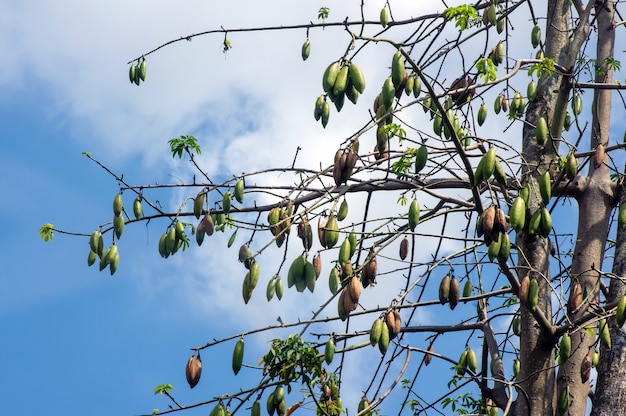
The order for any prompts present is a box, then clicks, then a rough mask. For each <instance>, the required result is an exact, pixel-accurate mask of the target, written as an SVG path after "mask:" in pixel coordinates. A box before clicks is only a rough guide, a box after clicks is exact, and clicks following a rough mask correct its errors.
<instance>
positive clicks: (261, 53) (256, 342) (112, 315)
mask: <svg viewBox="0 0 626 416" xmlns="http://www.w3.org/2000/svg"><path fill="white" fill-rule="evenodd" d="M379 3H380V4H373V3H371V4H368V7H367V8H366V13H367V17H368V18H369V19H371V20H375V19H377V17H378V12H379V10H380V7H381V6H382V3H383V2H379ZM358 4H359V2H342V1H329V2H325V3H322V2H309V3H306V4H305V5H304V6H303V5H302V4H301V3H299V2H290V1H286V0H284V1H272V2H263V3H262V4H261V3H259V2H255V1H252V0H250V1H236V2H229V3H228V5H227V6H225V5H224V2H216V1H208V2H207V1H187V2H184V3H180V2H160V3H157V4H155V3H154V2H149V1H145V0H141V1H135V2H130V3H129V2H124V1H120V0H112V1H108V2H100V3H92V2H80V1H77V0H61V1H58V2H55V3H51V2H46V1H41V0H33V1H29V2H12V1H4V2H0V53H1V56H2V57H3V58H2V60H1V61H0V90H1V91H2V94H1V96H0V120H2V123H1V125H2V130H1V131H0V142H1V143H2V151H1V152H0V174H1V175H2V177H3V178H4V180H3V181H2V184H1V185H0V190H1V191H2V195H3V197H2V198H0V229H2V230H3V237H2V238H0V252H1V253H2V255H1V256H0V276H1V279H2V281H3V290H2V291H0V333H1V334H2V335H3V338H4V341H3V342H2V346H1V347H0V352H1V354H0V371H1V372H2V374H3V377H2V379H0V390H1V391H3V393H4V394H5V401H4V403H3V406H2V409H3V410H2V413H6V414H21V415H34V414H42V413H44V412H46V413H47V414H53V415H54V414H64V415H78V414H81V415H82V414H89V415H105V414H106V415H111V414H115V415H134V414H142V413H149V412H151V411H152V409H154V408H158V409H161V410H165V409H167V407H168V405H170V404H172V403H171V402H169V400H168V399H167V398H166V397H164V396H155V395H154V394H153V390H154V387H155V386H156V385H158V384H163V383H170V384H172V385H174V387H175V390H174V391H173V394H174V396H175V397H176V399H177V400H179V402H181V403H185V404H191V403H194V402H197V401H202V400H206V399H208V398H211V397H214V396H215V395H219V394H223V393H227V392H228V391H233V390H238V389H239V388H242V389H243V388H246V386H251V385H253V383H255V382H258V373H257V372H254V371H253V370H250V369H246V368H244V370H243V371H242V373H240V375H239V376H237V377H234V376H233V375H232V372H231V369H230V358H231V353H232V348H233V347H234V342H235V340H233V341H231V342H226V343H224V344H221V345H220V346H218V347H216V348H212V349H211V350H209V351H207V352H205V353H203V356H202V357H203V363H204V366H205V367H204V370H205V373H204V376H203V379H202V380H201V382H200V384H199V385H198V387H196V388H195V389H194V390H190V389H189V388H188V386H187V385H186V381H185V378H184V366H185V363H186V361H187V359H188V358H189V355H190V354H191V352H190V348H192V347H195V346H200V345H204V344H205V343H206V342H209V341H211V340H213V339H219V338H220V337H225V336H229V335H232V334H236V333H239V332H242V331H246V330H250V329H253V328H255V327H262V326H269V325H274V324H275V323H276V319H277V317H278V316H281V318H282V319H283V320H284V321H287V322H293V321H296V320H297V319H307V318H309V317H310V311H313V310H315V309H316V307H317V306H318V305H320V304H321V303H322V302H324V301H325V300H326V299H327V298H328V295H329V292H328V290H327V289H326V288H324V287H322V288H321V290H316V293H315V294H314V295H311V296H308V297H305V296H298V295H297V294H296V293H294V292H293V291H287V293H286V296H285V298H286V299H283V301H282V302H280V303H279V302H276V301H275V300H274V301H272V302H269V303H268V302H266V301H265V299H264V296H263V293H262V292H263V291H264V284H260V287H259V288H258V289H257V293H255V296H254V297H253V299H252V300H251V302H250V304H249V305H246V306H245V307H243V302H242V301H241V295H240V290H241V288H240V285H241V279H242V278H243V275H244V273H245V270H244V269H243V267H242V266H241V265H240V264H239V263H238V262H237V260H236V251H235V250H232V249H231V250H227V248H226V244H227V241H228V238H229V237H230V233H224V234H220V233H218V234H217V235H215V236H213V237H211V239H210V240H208V239H207V240H206V241H205V243H204V244H203V246H202V247H201V248H196V247H194V249H192V250H188V251H186V252H183V253H181V254H177V255H176V256H174V257H172V258H170V259H168V260H167V261H165V260H163V259H161V258H160V257H159V255H158V252H157V248H156V247H157V245H156V244H157V242H158V238H159V237H160V235H161V234H162V233H163V232H164V231H165V229H166V227H167V225H168V223H167V222H166V221H154V223H151V224H149V226H148V227H145V226H144V224H133V226H132V227H131V226H127V229H126V230H125V231H124V235H123V237H122V238H121V240H120V242H119V246H120V253H121V254H120V257H121V260H120V267H119V269H118V271H117V273H116V274H115V275H114V276H113V277H111V276H109V274H108V273H106V271H104V272H98V270H97V266H94V267H92V268H88V267H87V264H86V258H87V254H88V244H87V238H86V237H76V236H68V235H62V234H60V233H56V234H55V236H54V239H53V241H52V242H47V243H46V242H43V241H41V240H40V239H39V237H38V234H37V231H38V229H39V227H41V225H43V224H45V223H52V224H53V225H54V226H55V227H56V228H57V229H60V230H65V231H71V232H79V233H84V234H89V233H91V232H92V231H93V230H94V229H96V228H97V227H98V226H99V225H100V224H102V223H103V222H107V221H110V218H111V203H112V201H113V197H114V196H115V195H116V194H117V192H118V191H119V184H118V183H116V181H115V179H114V178H113V177H111V176H110V175H109V174H108V173H107V172H106V171H105V170H104V169H102V168H101V167H99V166H98V165H97V164H96V163H94V162H92V161H90V160H89V159H88V158H87V157H85V156H84V155H83V154H82V153H83V152H89V153H90V154H91V155H92V156H93V157H94V158H95V159H97V160H98V161H100V162H102V163H103V164H104V165H106V166H107V168H109V169H110V170H112V171H113V172H115V173H117V174H119V175H123V177H124V179H125V180H126V181H128V182H129V183H131V184H134V185H140V184H151V183H152V184H154V183H180V182H182V181H190V180H192V179H193V175H194V174H197V172H196V171H194V170H193V169H192V168H190V167H189V165H188V164H187V163H186V162H185V160H174V159H172V157H171V154H170V153H169V149H168V145H167V141H168V140H170V139H171V138H174V137H178V136H180V135H183V134H191V135H194V136H195V137H197V138H198V139H199V142H200V146H201V147H202V150H203V151H202V154H201V155H198V157H197V161H198V163H199V164H200V165H201V166H202V167H203V169H204V170H205V171H206V172H207V173H208V174H209V175H210V176H211V177H212V178H217V179H219V180H225V179H227V178H230V177H232V175H239V174H241V173H243V172H247V173H249V172H253V171H257V170H261V169H264V168H268V167H276V166H278V167H282V166H290V165H291V162H292V160H293V159H294V156H295V152H296V148H297V147H298V146H300V147H301V152H300V153H299V156H298V159H297V160H298V165H299V166H301V167H303V168H304V167H307V168H316V167H319V166H320V163H321V164H322V165H324V166H328V165H329V164H330V163H331V162H332V158H333V156H334V152H335V150H336V149H337V147H338V146H339V144H340V143H342V142H343V141H344V140H345V139H346V138H348V137H349V136H350V135H351V134H352V133H353V131H354V129H355V126H361V125H364V124H365V123H366V122H367V120H368V115H367V114H366V113H365V112H364V111H363V107H362V106H352V105H351V104H349V103H348V104H346V107H345V108H344V110H342V112H341V114H340V115H337V113H336V112H334V110H333V111H332V112H331V120H330V124H329V126H328V127H327V128H326V129H322V128H321V126H320V124H319V123H317V122H315V120H314V119H313V117H312V110H313V103H314V102H315V98H317V96H318V95H319V94H320V93H321V88H320V85H319V79H320V75H321V73H322V72H323V70H324V69H325V67H326V66H327V65H328V63H329V62H331V61H332V60H334V59H336V58H337V56H341V55H342V54H343V52H344V50H345V48H346V42H344V40H345V39H343V38H341V36H346V35H345V33H342V31H341V29H327V30H324V31H321V30H315V31H312V32H311V33H310V34H309V38H310V41H311V44H312V52H311V57H310V58H309V60H308V61H306V62H302V59H301V58H300V46H301V44H302V42H303V41H304V39H305V38H306V31H305V30H304V29H301V30H298V31H290V32H284V31H283V32H281V31H275V32H270V33H260V32H250V33H245V32H244V33H232V34H229V35H228V39H229V40H230V42H231V43H232V45H233V49H232V50H231V51H228V52H227V53H223V51H222V41H223V35H221V34H219V35H211V36H203V37H197V38H194V39H193V40H192V41H191V42H188V41H181V42H178V43H175V44H173V45H170V46H168V47H167V48H164V49H162V50H160V51H158V52H156V53H154V54H151V55H149V56H147V58H146V59H147V67H148V70H147V79H146V81H145V83H142V84H141V85H140V86H139V87H136V86H134V85H131V84H130V83H129V81H128V62H129V61H131V60H133V59H136V58H138V57H140V56H141V55H142V54H144V53H146V52H147V51H150V50H152V49H153V48H155V47H156V46H158V45H161V44H162V43H165V42H167V41H170V40H174V39H179V38H181V37H185V36H187V35H190V34H194V33H198V32H202V31H204V30H207V29H216V28H219V27H224V28H245V27H259V26H276V25H284V24H294V23H298V24H299V23H306V22H309V21H315V20H316V18H317V11H318V9H319V7H321V6H324V5H327V6H329V7H330V9H331V18H330V20H333V21H335V20H336V21H341V20H343V18H344V17H345V16H355V17H358V15H359V10H358ZM404 7H406V9H403V7H402V6H398V7H397V8H395V9H394V10H395V11H396V12H397V13H398V15H399V16H411V15H416V14H418V13H420V12H421V10H417V9H414V10H409V9H408V7H407V6H404ZM429 11H431V12H432V11H433V10H432V9H429ZM520 30H521V29H520ZM338 38H339V39H342V41H341V42H338V41H336V39H338ZM392 53H393V50H392V49H389V48H387V49H384V48H372V53H371V54H367V55H361V56H360V61H359V63H360V64H361V65H360V66H361V67H362V68H368V67H371V68H372V69H371V72H369V73H368V75H367V78H368V80H369V79H371V80H372V81H371V83H369V81H368V83H369V84H368V86H369V88H368V89H367V90H366V93H365V94H364V96H363V97H362V98H361V100H362V102H365V103H370V102H372V101H373V97H374V96H375V94H376V93H377V91H378V86H377V85H378V84H379V83H382V80H384V78H385V77H386V71H388V69H387V68H386V67H385V65H379V64H378V65H377V63H378V62H387V60H388V59H389V57H390V55H391V54H392ZM454 76H455V75H449V76H448V78H450V79H452V78H453V77H454ZM420 113H421V111H420ZM410 117H413V118H415V119H419V117H423V115H421V114H420V115H412V116H410ZM505 126H506V123H505V121H504V120H500V121H497V122H496V121H494V122H493V124H492V127H493V128H495V129H500V131H502V130H504V128H505ZM367 145H368V146H370V145H371V142H369V141H368V142H367ZM287 175H290V174H287V173H280V172H278V173H272V174H267V175H263V176H259V180H260V181H262V183H263V184H268V185H277V184H284V183H285V181H287V182H288V181H291V179H289V177H288V176H287ZM185 196H187V194H186V193H185V192H184V190H180V189H177V190H174V191H173V192H171V193H167V194H165V193H162V194H157V193H155V194H154V198H162V199H159V201H160V203H161V204H162V205H163V206H165V207H168V208H169V209H171V210H176V209H177V207H178V204H179V203H180V201H181V200H182V199H183V198H184V197H185ZM247 197H248V196H247ZM133 198H134V197H133V196H132V195H129V194H124V203H125V206H126V207H127V208H129V207H130V206H131V204H132V199H133ZM258 198H259V199H258V201H259V202H263V201H266V197H264V196H262V195H259V196H258ZM362 201H363V200H362V199H359V197H354V199H352V200H351V203H353V204H354V205H357V206H358V204H361V203H362ZM386 203H388V201H385V200H384V199H383V200H380V201H378V203H377V206H376V208H375V209H376V210H380V212H382V211H384V209H385V204H386ZM243 234H245V231H242V232H240V233H238V235H237V240H236V243H235V247H238V246H239V245H240V244H242V243H243V242H244V241H245V240H246V239H247V238H248V237H249V235H243ZM248 234H249V233H248ZM259 244H260V243H259ZM259 248H260V246H257V247H256V249H259ZM453 248H454V247H449V248H448V250H452V249H453ZM295 252H296V250H295V249H294V250H292V251H290V253H295ZM428 254H429V253H427V252H426V253H424V254H423V255H424V256H427V255H428ZM281 258H282V255H281V253H279V252H278V251H275V252H269V253H267V255H264V256H263V257H262V260H261V261H262V263H261V267H262V273H263V277H262V279H267V278H269V277H270V276H271V275H272V268H273V267H275V265H276V264H278V263H279V262H280V261H281ZM325 267H326V270H325V271H323V272H322V274H325V273H327V272H328V267H329V262H327V263H326V266H325ZM263 281H264V282H265V281H266V280H263ZM261 286H263V287H261ZM322 286H323V285H322ZM378 290H379V291H380V292H379V293H380V294H381V296H382V295H388V294H390V293H392V294H393V293H395V290H396V287H394V286H391V287H388V288H386V289H383V288H380V289H378ZM464 307H467V308H473V306H471V305H467V306H465V305H461V306H459V308H460V309H459V310H461V311H462V310H463V308H464ZM424 309H425V310H424V311H423V312H420V313H421V314H418V315H419V316H416V317H414V320H413V323H415V324H418V323H431V322H433V320H434V319H435V315H437V314H439V315H440V316H439V317H440V318H441V317H442V315H441V312H440V310H439V309H437V310H436V312H432V311H431V309H428V308H424ZM333 312H334V310H331V311H328V312H327V313H328V314H332V313H333ZM325 313H326V312H325ZM444 316H445V317H444V318H443V319H444V320H447V319H452V318H453V315H452V314H448V312H447V311H446V313H445V315H444ZM368 319H369V318H368ZM355 322H359V321H357V320H355ZM361 322H362V324H363V327H364V328H368V327H369V323H368V322H369V321H367V319H365V320H362V321H361ZM331 328H332V327H331ZM335 329H336V330H338V331H340V330H341V329H342V328H341V327H336V328H335ZM288 333H289V331H287V330H282V331H276V332H274V333H272V335H273V336H286V335H287V334H288ZM266 341H267V339H266V337H264V336H250V337H246V351H247V353H246V354H247V355H246V360H247V361H246V362H249V363H250V364H256V361H257V358H255V357H260V356H261V355H262V354H263V353H264V351H265V349H266V348H267V343H266ZM419 341H420V342H422V343H423V342H424V339H423V338H420V340H419ZM459 342H464V341H459ZM422 346H423V345H422ZM248 354H249V355H248ZM248 357H250V358H248ZM361 359H362V360H372V362H376V363H377V362H378V355H377V354H375V353H374V352H373V350H372V351H367V352H363V353H362V358H361ZM441 368H445V367H439V369H441ZM359 369H360V367H359V365H358V364H357V365H354V366H353V367H348V368H347V369H346V371H345V374H346V383H345V386H346V392H345V397H346V399H345V400H346V401H348V403H349V404H352V405H353V406H354V405H355V403H356V401H358V399H359V397H360V394H361V391H362V390H363V389H364V388H365V386H362V385H360V384H359V383H360V381H361V380H360V376H359ZM429 374H430V376H431V377H434V378H439V379H441V380H442V382H443V383H444V384H445V381H446V379H445V377H444V378H442V376H441V375H440V374H437V371H435V370H433V371H432V372H431V373H429ZM209 410H210V408H207V407H201V408H199V409H195V410H191V411H189V412H187V413H186V414H190V415H196V414H206V412H208V411H209Z"/></svg>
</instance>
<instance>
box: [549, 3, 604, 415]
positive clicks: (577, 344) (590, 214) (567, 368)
mask: <svg viewBox="0 0 626 416" xmlns="http://www.w3.org/2000/svg"><path fill="white" fill-rule="evenodd" d="M595 12H596V19H597V26H598V45H597V56H596V59H597V65H598V67H597V70H596V79H595V82H598V83H605V82H606V83H610V82H611V78H612V70H611V69H610V67H608V66H606V65H605V62H606V61H607V58H612V57H613V44H614V39H615V35H614V27H613V4H612V3H610V2H606V3H605V2H599V3H597V5H596V9H595ZM610 111H611V91H610V90H602V89H598V90H595V91H594V100H593V108H592V113H593V121H592V131H591V148H592V149H593V148H596V147H597V146H598V145H603V146H606V144H607V143H608V138H609V126H610ZM601 162H602V163H600V164H598V165H594V161H593V160H592V161H591V163H590V166H589V178H588V183H587V186H586V188H585V190H584V191H583V193H582V195H581V196H580V197H579V199H578V206H579V215H578V231H577V239H576V246H575V249H574V257H573V259H572V269H571V280H570V290H571V284H572V283H573V282H574V281H575V280H576V279H577V280H578V282H579V283H580V284H581V285H582V287H583V293H587V294H588V297H587V299H586V301H585V302H583V305H582V307H581V308H580V309H579V310H578V311H576V312H575V313H574V314H573V315H572V316H571V319H573V320H575V319H576V318H579V317H580V316H582V315H584V314H585V313H587V312H589V311H590V310H593V308H594V307H595V306H597V303H598V292H599V289H600V274H599V270H601V269H602V261H603V258H604V251H605V245H606V239H607V236H608V230H609V218H610V215H611V210H612V209H613V195H612V192H611V179H610V176H609V170H608V166H607V163H606V162H607V156H606V155H605V156H604V157H603V158H602V161H601ZM591 328H593V326H592V325H591ZM592 332H593V331H592ZM571 340H572V347H571V355H570V358H569V360H567V362H565V363H563V364H562V365H561V366H560V368H559V375H558V378H557V381H558V389H559V391H561V390H562V389H563V388H565V386H569V389H570V395H569V407H568V413H567V414H572V415H583V414H585V413H586V404H587V397H588V395H589V392H590V386H589V381H588V380H587V381H585V382H584V383H583V381H582V379H581V365H582V363H583V361H584V360H585V358H586V357H587V356H589V355H590V354H591V353H592V352H593V348H594V343H595V335H594V334H593V333H591V334H590V333H589V331H586V330H585V328H577V329H575V330H574V331H573V332H572V334H571ZM613 414H615V413H613Z"/></svg>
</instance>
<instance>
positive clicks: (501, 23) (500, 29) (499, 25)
mask: <svg viewBox="0 0 626 416" xmlns="http://www.w3.org/2000/svg"><path fill="white" fill-rule="evenodd" d="M505 23H506V22H505V20H504V18H503V17H501V18H499V19H498V22H497V23H496V30H497V31H498V34H500V33H502V32H504V24H505Z"/></svg>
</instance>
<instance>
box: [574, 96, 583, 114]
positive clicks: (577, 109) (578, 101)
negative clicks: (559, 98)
mask: <svg viewBox="0 0 626 416" xmlns="http://www.w3.org/2000/svg"><path fill="white" fill-rule="evenodd" d="M572 111H573V112H574V117H577V116H578V115H579V114H580V113H581V112H582V111H583V100H582V98H580V95H578V94H574V97H572Z"/></svg>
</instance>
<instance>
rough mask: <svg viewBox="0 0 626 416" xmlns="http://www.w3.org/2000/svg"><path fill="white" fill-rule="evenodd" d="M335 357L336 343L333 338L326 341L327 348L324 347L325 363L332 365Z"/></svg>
mask: <svg viewBox="0 0 626 416" xmlns="http://www.w3.org/2000/svg"><path fill="white" fill-rule="evenodd" d="M334 356H335V343H334V342H333V339H332V338H329V339H328V341H326V346H325V347H324V361H326V364H330V363H332V362H333V357H334Z"/></svg>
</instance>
